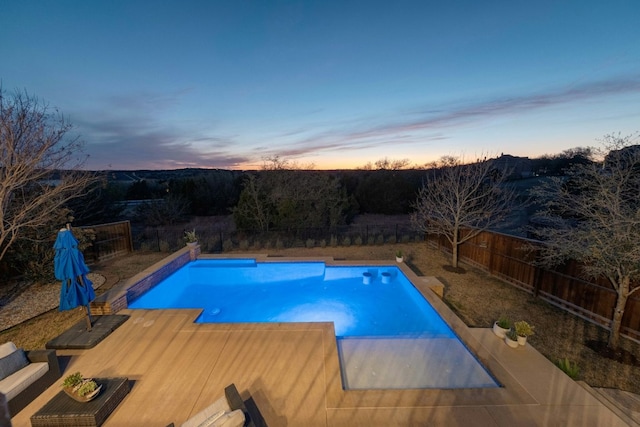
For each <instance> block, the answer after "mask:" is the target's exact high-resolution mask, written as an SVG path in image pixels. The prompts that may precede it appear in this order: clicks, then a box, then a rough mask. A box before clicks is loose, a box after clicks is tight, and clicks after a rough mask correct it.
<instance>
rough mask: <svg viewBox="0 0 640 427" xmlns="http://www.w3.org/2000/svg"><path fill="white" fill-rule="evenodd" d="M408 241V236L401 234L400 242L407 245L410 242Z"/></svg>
mask: <svg viewBox="0 0 640 427" xmlns="http://www.w3.org/2000/svg"><path fill="white" fill-rule="evenodd" d="M410 240H411V238H410V237H409V235H408V234H403V235H402V238H401V239H400V241H401V242H402V243H409V241H410Z"/></svg>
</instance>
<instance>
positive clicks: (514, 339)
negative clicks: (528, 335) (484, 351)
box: [504, 329, 519, 348]
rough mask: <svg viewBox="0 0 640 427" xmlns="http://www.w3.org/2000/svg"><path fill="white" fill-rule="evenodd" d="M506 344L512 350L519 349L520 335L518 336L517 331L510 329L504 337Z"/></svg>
mask: <svg viewBox="0 0 640 427" xmlns="http://www.w3.org/2000/svg"><path fill="white" fill-rule="evenodd" d="M504 342H505V343H507V345H508V346H509V347H511V348H518V346H519V344H518V334H516V331H515V329H509V331H508V332H507V333H506V334H505V335H504Z"/></svg>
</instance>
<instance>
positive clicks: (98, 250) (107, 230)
mask: <svg viewBox="0 0 640 427" xmlns="http://www.w3.org/2000/svg"><path fill="white" fill-rule="evenodd" d="M79 228H82V229H85V230H93V231H94V232H95V233H96V238H95V240H94V241H93V242H92V245H91V247H89V248H88V249H87V250H86V252H85V257H87V258H89V260H91V261H94V262H96V261H104V260H107V259H110V258H113V257H115V256H118V255H122V254H127V253H130V252H133V239H132V238H131V223H130V222H129V221H119V222H112V223H109V224H100V225H92V226H90V227H79Z"/></svg>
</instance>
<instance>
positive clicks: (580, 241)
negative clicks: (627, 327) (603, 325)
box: [534, 135, 640, 349]
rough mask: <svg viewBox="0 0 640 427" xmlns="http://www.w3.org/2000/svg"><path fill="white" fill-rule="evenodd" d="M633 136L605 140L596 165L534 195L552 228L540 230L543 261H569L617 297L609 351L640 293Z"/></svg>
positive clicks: (581, 167) (639, 203) (638, 182)
mask: <svg viewBox="0 0 640 427" xmlns="http://www.w3.org/2000/svg"><path fill="white" fill-rule="evenodd" d="M632 139H633V138H632V137H631V136H627V137H620V136H619V135H607V136H605V137H604V138H603V140H602V141H601V142H602V144H601V147H596V148H594V149H593V151H592V152H593V153H597V155H598V157H597V158H596V160H597V161H595V162H592V163H580V164H575V165H574V166H573V168H572V169H571V170H570V171H569V173H568V177H567V178H566V179H563V178H559V177H557V178H553V179H551V180H549V181H548V182H547V183H546V185H543V186H541V187H539V188H537V189H535V191H534V196H535V198H536V200H537V201H538V202H539V203H540V202H542V204H543V208H542V209H541V211H539V212H538V213H537V216H538V217H539V218H541V219H543V220H544V221H545V223H546V224H548V225H547V226H546V227H544V228H541V229H536V233H537V235H538V236H540V237H541V238H542V240H543V241H544V243H545V245H544V246H543V247H542V248H541V252H540V257H541V261H542V263H543V264H545V265H548V266H553V265H556V264H559V263H561V262H563V261H565V260H567V259H574V260H576V261H579V262H580V263H581V264H582V266H583V267H582V268H583V272H584V274H585V275H586V276H587V277H591V278H598V277H602V276H604V277H606V278H607V280H608V281H609V282H610V283H611V286H612V287H613V289H615V291H616V294H617V298H616V304H615V308H614V312H613V320H612V322H611V329H610V334H609V342H608V346H609V347H610V348H612V349H615V348H617V347H618V344H619V340H620V326H621V324H622V317H623V315H624V310H625V307H626V305H627V300H628V298H629V296H630V295H631V294H633V293H634V292H636V291H637V290H638V289H640V285H639V283H638V280H639V279H640V244H639V243H638V242H640V198H639V197H638V195H639V194H640V145H634V146H632V145H631V141H632Z"/></svg>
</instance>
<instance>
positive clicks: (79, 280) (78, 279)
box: [53, 229, 96, 329]
mask: <svg viewBox="0 0 640 427" xmlns="http://www.w3.org/2000/svg"><path fill="white" fill-rule="evenodd" d="M53 248H54V249H55V251H56V253H55V257H54V260H53V261H54V273H55V276H56V279H58V280H60V281H62V286H61V288H60V311H64V310H71V309H73V308H76V307H79V306H85V307H86V308H87V315H88V316H89V318H88V325H89V329H91V328H90V324H91V323H90V322H91V318H90V312H89V303H90V302H91V301H92V300H93V299H94V298H95V297H96V294H95V291H94V290H93V283H91V281H90V280H89V279H88V278H87V273H89V268H88V267H87V265H86V264H85V262H84V256H83V255H82V252H81V251H80V249H78V240H77V239H76V238H75V237H74V235H73V233H72V232H71V231H70V230H67V229H62V230H60V231H59V232H58V236H57V237H56V242H55V243H54V244H53Z"/></svg>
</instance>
